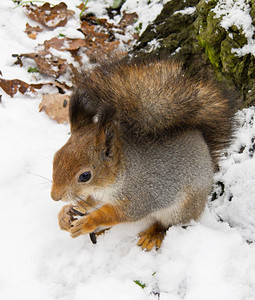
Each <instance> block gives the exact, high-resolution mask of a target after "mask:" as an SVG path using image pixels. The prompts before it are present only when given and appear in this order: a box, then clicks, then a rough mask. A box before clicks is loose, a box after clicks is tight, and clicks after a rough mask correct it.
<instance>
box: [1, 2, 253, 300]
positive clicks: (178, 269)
mask: <svg viewBox="0 0 255 300" xmlns="http://www.w3.org/2000/svg"><path fill="white" fill-rule="evenodd" d="M50 2H51V3H52V2H53V3H57V2H58V1H50ZM65 2H66V3H67V4H68V7H69V8H70V9H73V10H75V11H76V13H77V14H78V13H79V10H78V9H77V8H76V7H75V6H76V5H78V4H80V1H78V0H77V1H76V0H68V1H65ZM96 2H97V3H95V4H93V5H95V7H96V5H97V7H98V8H97V11H98V12H100V13H101V12H102V14H103V9H102V8H103V4H102V3H103V1H96ZM144 2H146V1H141V3H144ZM151 2H152V4H155V5H156V6H157V7H158V5H162V4H159V2H160V1H151ZM91 3H92V1H91ZM135 3H136V1H129V0H128V1H127V3H126V4H125V5H126V7H132V5H133V7H136V6H135ZM93 5H92V4H91V6H93ZM128 5H129V6H128ZM13 7H14V5H13V3H12V1H10V0H1V2H0V16H1V18H0V45H1V47H0V70H1V72H2V74H3V78H5V79H14V78H19V79H22V80H25V81H27V82H31V81H32V80H33V75H31V74H30V73H27V71H26V68H20V67H19V66H13V63H14V61H15V58H13V57H12V56H11V55H12V54H13V53H28V52H32V51H33V49H34V47H35V46H36V45H37V44H38V42H40V41H41V42H42V41H43V39H44V38H45V36H43V35H44V34H47V35H48V36H47V37H46V38H50V37H53V36H57V35H58V33H59V32H58V31H59V29H55V30H53V31H50V32H48V33H41V34H39V36H38V39H37V40H35V41H34V40H31V39H29V38H28V37H27V35H26V34H25V33H24V32H23V31H24V29H25V24H26V22H28V19H27V17H26V16H25V15H24V13H23V9H22V8H21V7H20V8H16V9H13ZM141 7H142V6H141V4H140V8H139V9H140V11H142V9H141ZM144 11H146V9H145V8H144ZM147 12H148V11H147ZM148 20H149V18H147V21H148ZM147 21H146V22H147ZM69 22H70V23H68V24H67V25H66V29H63V30H70V31H69V32H71V29H70V28H71V25H70V24H72V22H76V21H75V20H74V19H72V20H70V21H69ZM30 23H33V22H30ZM69 25H70V28H69ZM68 28H69V29H68ZM39 102H40V97H39V96H38V97H34V98H31V97H28V96H22V95H18V96H15V98H13V99H11V98H10V97H9V96H8V95H6V94H5V93H4V92H2V103H0V199H1V210H0V215H1V217H0V230H1V232H0V240H1V243H0V299H3V300H8V299H11V300H14V299H20V300H23V299H24V300H25V299H26V300H29V299H36V300H40V299H43V300H52V299H64V300H76V299H77V300H81V299H93V300H108V299H109V300H115V299H116V300H125V299H127V300H131V299H132V300H136V299H137V300H143V299H161V300H180V299H185V300H216V299H217V300H223V299H224V300H229V299H231V300H254V299H255V245H254V243H253V242H252V241H254V240H255V196H254V195H255V158H254V156H253V152H254V148H255V147H254V138H255V125H254V123H253V122H254V115H255V110H254V109H252V108H251V109H249V110H245V111H243V112H240V113H239V115H238V118H239V120H240V124H241V125H242V127H241V128H240V129H239V130H238V131H237V139H236V141H235V143H234V144H233V146H232V148H231V150H230V151H229V155H228V156H227V158H224V159H223V161H222V163H221V172H220V173H219V174H217V175H216V177H215V181H221V182H223V184H224V191H222V185H218V186H217V187H216V189H215V190H216V192H217V193H218V198H217V200H215V201H213V202H212V203H210V205H209V208H207V209H206V211H205V213H204V215H203V217H202V218H201V220H200V222H197V223H194V224H193V225H192V226H190V227H188V228H187V229H183V228H182V227H180V226H176V227H172V228H170V229H169V230H168V232H167V236H166V238H165V240H164V242H163V245H162V247H161V249H160V250H159V251H158V252H156V251H155V250H153V251H152V252H149V253H148V252H144V251H142V250H141V249H140V248H139V247H137V246H136V243H137V241H138V238H137V233H138V232H139V231H141V229H143V227H144V224H143V222H139V223H137V224H123V225H118V226H116V227H114V228H113V229H111V230H110V231H108V232H107V233H106V234H105V235H104V236H101V237H99V238H98V243H97V244H96V245H93V244H92V243H91V242H90V240H89V237H88V236H82V237H79V238H77V239H72V238H70V236H69V235H68V234H67V233H66V232H63V231H60V230H59V228H58V223H57V213H58V211H59V210H60V208H61V206H62V205H63V204H62V203H56V202H54V201H53V200H51V198H50V195H49V194H50V188H51V182H50V181H49V180H48V179H50V178H51V170H52V157H53V155H54V152H55V151H56V150H57V149H58V148H59V147H60V146H61V145H63V144H64V143H65V141H66V140H67V139H68V133H69V128H68V125H58V124H57V123H55V122H54V121H52V120H50V119H49V118H48V117H47V116H46V115H45V114H44V113H39V112H38V105H39ZM241 125H240V126H241ZM40 176H42V177H40ZM43 177H45V178H43ZM47 178H48V179H47ZM219 195H221V196H219ZM229 200H231V201H229ZM222 220H223V222H222ZM135 281H139V282H140V283H141V284H145V287H144V288H143V289H142V288H141V286H140V285H139V284H137V283H138V282H137V283H135Z"/></svg>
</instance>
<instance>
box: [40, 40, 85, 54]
mask: <svg viewBox="0 0 255 300" xmlns="http://www.w3.org/2000/svg"><path fill="white" fill-rule="evenodd" d="M85 45H86V42H85V40H83V39H70V38H67V37H64V38H61V39H59V38H57V37H54V38H52V39H50V40H47V41H44V47H45V49H49V48H50V47H52V48H54V49H57V50H60V51H66V50H68V51H72V50H78V49H79V48H80V47H84V46H85Z"/></svg>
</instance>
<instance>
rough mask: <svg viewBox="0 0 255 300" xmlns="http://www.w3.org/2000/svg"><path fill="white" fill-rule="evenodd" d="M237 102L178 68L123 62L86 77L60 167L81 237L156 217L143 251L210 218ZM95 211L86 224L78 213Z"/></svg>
mask: <svg viewBox="0 0 255 300" xmlns="http://www.w3.org/2000/svg"><path fill="white" fill-rule="evenodd" d="M235 109H236V99H235V96H234V95H229V94H228V93H226V92H224V91H222V89H221V88H219V87H218V85H216V84H215V83H213V82H211V81H205V80H203V79H201V78H200V79H195V78H190V77H189V76H188V75H187V74H186V73H185V72H184V71H183V70H182V66H181V65H180V64H179V63H178V62H174V61H170V60H152V61H149V62H144V61H135V60H133V61H132V60H131V61H128V60H123V61H120V62H117V63H116V62H115V63H105V64H102V65H97V66H96V67H94V68H93V69H92V70H90V71H87V72H83V73H81V74H80V75H79V76H78V79H77V84H76V88H75V90H74V91H73V94H72V97H71V100H70V106H69V117H70V128H71V136H70V138H69V140H68V141H67V143H66V144H65V145H64V146H63V147H62V148H61V149H60V150H59V151H58V152H57V153H56V154H55V156H54V161H53V183H52V190H51V197H52V199H53V200H56V201H58V200H63V201H67V202H71V204H68V205H65V206H64V207H63V208H62V210H61V211H60V213H59V215H58V220H59V226H60V228H61V229H63V230H66V231H68V232H69V233H70V234H71V236H72V237H73V238H76V237H78V236H80V235H82V234H87V233H91V232H94V230H97V229H98V228H102V227H104V228H105V227H112V226H114V225H115V224H119V223H123V222H135V221H138V220H141V219H147V220H148V228H147V229H146V230H144V231H143V232H141V233H140V234H139V240H138V246H141V247H142V249H145V250H148V251H149V250H151V249H152V248H154V247H156V248H157V249H158V248H159V247H160V246H161V243H162V241H163V239H164V236H165V233H166V230H167V229H168V228H169V227H170V226H172V225H178V224H181V225H185V224H189V223H190V221H191V220H198V219H199V217H200V216H201V214H202V212H203V211H204V208H205V205H206V201H207V197H208V195H209V193H210V191H211V188H212V182H213V174H214V171H215V166H216V164H217V161H218V158H219V153H220V151H221V150H222V149H224V147H226V146H227V145H228V144H229V143H230V141H231V139H232V136H233V130H234V129H233V128H234V123H233V115H234V113H235ZM74 207H78V208H80V209H81V210H82V209H83V210H84V211H87V212H86V213H85V215H84V216H83V217H81V218H79V219H77V218H75V212H74V211H73V210H72V208H74Z"/></svg>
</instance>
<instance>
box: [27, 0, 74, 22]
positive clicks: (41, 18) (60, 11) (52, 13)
mask: <svg viewBox="0 0 255 300" xmlns="http://www.w3.org/2000/svg"><path fill="white" fill-rule="evenodd" d="M25 7H26V15H27V16H28V17H29V18H30V19H32V20H34V21H37V22H39V23H40V24H42V25H44V26H46V27H49V28H55V27H58V26H65V25H66V23H67V20H68V18H69V17H71V16H72V15H74V11H72V10H68V9H67V5H66V4H65V3H64V2H60V3H59V4H57V5H55V6H53V7H51V6H50V4H49V3H48V2H46V3H44V4H43V5H42V6H37V5H35V4H31V5H26V6H25Z"/></svg>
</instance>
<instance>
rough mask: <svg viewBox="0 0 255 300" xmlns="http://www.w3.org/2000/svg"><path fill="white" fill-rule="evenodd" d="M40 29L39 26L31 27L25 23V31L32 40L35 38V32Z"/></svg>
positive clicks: (40, 30)
mask: <svg viewBox="0 0 255 300" xmlns="http://www.w3.org/2000/svg"><path fill="white" fill-rule="evenodd" d="M42 31H43V29H42V28H41V27H40V26H36V27H32V26H30V25H29V24H28V23H27V24H26V29H25V33H26V34H27V35H28V37H30V38H31V39H33V40H35V39H36V36H37V33H38V32H42Z"/></svg>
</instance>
